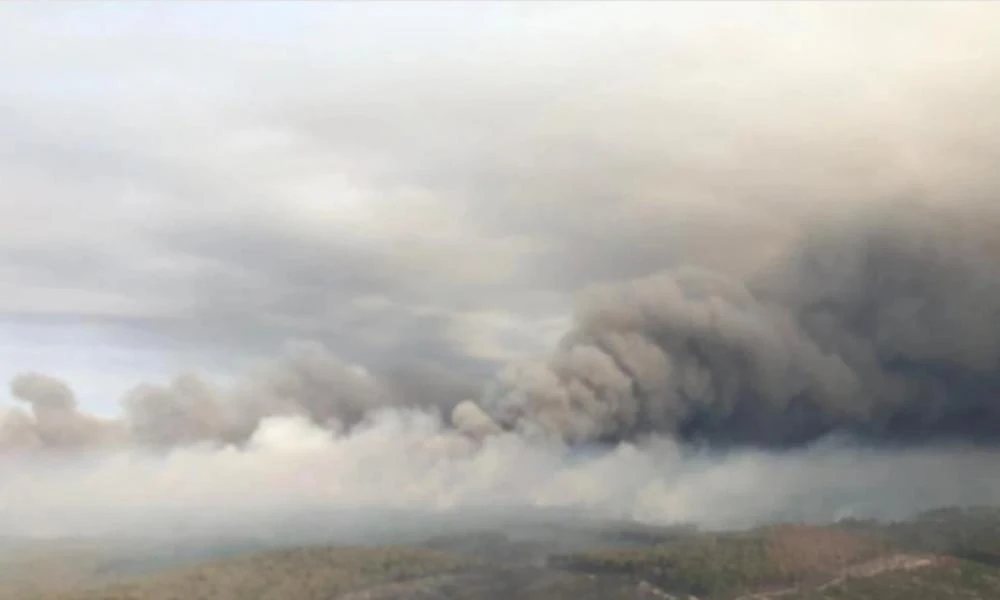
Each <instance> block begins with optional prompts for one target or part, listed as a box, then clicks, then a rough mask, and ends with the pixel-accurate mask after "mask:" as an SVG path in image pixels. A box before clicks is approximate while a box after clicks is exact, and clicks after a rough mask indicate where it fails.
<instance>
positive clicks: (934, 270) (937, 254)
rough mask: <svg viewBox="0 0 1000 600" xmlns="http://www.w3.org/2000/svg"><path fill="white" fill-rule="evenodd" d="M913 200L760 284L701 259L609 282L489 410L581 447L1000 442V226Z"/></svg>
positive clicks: (812, 243) (811, 241) (498, 387)
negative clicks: (662, 437)
mask: <svg viewBox="0 0 1000 600" xmlns="http://www.w3.org/2000/svg"><path fill="white" fill-rule="evenodd" d="M905 208H907V209H908V210H897V211H893V212H892V213H891V214H880V215H878V216H876V217H869V218H867V219H866V220H864V221H863V222H858V223H853V224H850V225H845V224H838V225H825V226H821V227H816V228H815V229H813V230H811V231H809V233H808V235H807V236H805V238H804V239H803V240H802V242H801V243H800V244H799V245H797V246H796V247H794V248H793V249H792V250H791V251H790V252H789V253H788V254H787V255H785V256H784V257H783V258H782V259H781V260H779V261H776V262H775V263H774V264H770V265H767V266H766V267H765V268H763V269H762V270H761V272H759V273H757V274H755V275H753V276H752V277H750V278H748V279H747V280H738V279H733V278H731V277H726V276H723V275H720V274H716V273H712V272H706V271H704V270H700V269H694V268H683V269H678V270H673V271H670V272H666V273H661V274H657V275H653V276H650V277H647V278H644V279H639V280H635V281H629V282H625V283H622V284H616V285H611V286H606V287H604V288H601V289H597V290H595V291H594V292H593V293H592V294H590V295H589V296H588V297H587V298H586V299H585V302H584V303H583V306H582V308H581V310H580V311H579V312H578V314H577V318H576V323H575V327H574V329H573V331H571V332H570V333H569V334H567V335H566V337H565V338H564V339H563V341H562V343H561V344H560V346H559V348H558V349H557V350H556V351H555V352H554V353H553V355H552V356H551V357H550V358H549V359H547V360H545V361H543V362H528V363H526V364H519V365H515V366H512V367H510V368H508V369H507V370H505V371H504V372H503V373H502V374H501V375H500V377H499V380H498V382H497V383H496V384H495V385H494V386H493V389H492V390H491V391H490V392H489V393H488V394H487V395H486V398H485V399H484V401H483V404H482V406H483V408H484V409H485V410H486V412H487V413H489V414H490V415H492V417H493V418H494V419H495V421H496V423H497V424H499V425H500V426H503V427H505V428H513V429H518V430H522V431H526V432H527V431H530V432H535V433H538V434H541V435H549V436H555V437H557V438H559V439H562V440H565V441H568V442H570V443H580V442H588V441H601V440H604V441H620V440H623V439H631V438H634V437H635V436H636V435H641V434H646V433H662V434H667V435H670V436H675V437H677V438H680V439H683V440H696V441H703V442H709V443H716V444H749V445H762V446H782V447H783V446H790V445H798V444H803V443H807V442H811V441H814V440H817V439H819V438H821V437H823V436H825V435H828V434H831V433H848V434H852V435H856V436H859V437H863V438H868V439H869V440H872V441H904V442H905V441H922V440H926V439H931V438H941V437H955V438H961V439H973V440H977V441H980V440H987V441H1000V262H998V260H997V259H998V258H1000V255H997V253H996V250H995V248H992V247H991V246H990V239H991V238H990V237H989V236H990V235H992V233H991V231H993V229H992V227H991V226H990V225H989V224H990V223H991V224H993V225H996V224H997V223H1000V221H998V220H997V219H996V218H995V215H994V214H993V213H990V212H988V211H983V210H979V211H972V212H971V213H968V214H965V213H963V214H961V215H960V217H958V218H957V220H956V219H955V215H954V211H951V213H950V214H948V215H942V214H940V213H939V212H938V213H931V212H928V211H924V210H918V209H914V208H911V207H905ZM959 212H962V211H959ZM975 227H978V229H976V228H975Z"/></svg>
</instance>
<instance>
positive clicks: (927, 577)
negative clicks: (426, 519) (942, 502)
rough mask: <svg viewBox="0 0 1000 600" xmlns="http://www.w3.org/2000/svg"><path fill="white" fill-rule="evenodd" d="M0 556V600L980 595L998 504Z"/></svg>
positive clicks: (51, 546)
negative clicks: (346, 541) (863, 514)
mask: <svg viewBox="0 0 1000 600" xmlns="http://www.w3.org/2000/svg"><path fill="white" fill-rule="evenodd" d="M279 540H280V541H279ZM268 546H272V547H268ZM0 557H2V559H0V561H2V562H0V565H2V567H0V582H2V584H3V588H2V589H3V590H4V591H3V592H2V594H0V598H3V600H28V599H34V598H38V599H43V598H44V599H56V598H58V599H65V600H77V599H78V600H98V599H102V600H118V599H121V600H125V599H132V600H143V599H149V600H168V599H169V600H181V599H185V598H191V599H198V598H206V599H211V598H218V599H229V598H232V599H240V598H268V599H270V598H274V599H277V598H286V599H288V600H311V599H314V598H316V599H330V600H334V599H343V600H348V599H350V600H363V599H368V600H376V599H382V600H403V599H434V598H438V599H456V600H458V599H467V600H480V599H481V600H493V599H496V600H501V599H505V598H529V599H538V600H543V599H553V600H559V599H566V600H569V599H573V598H584V599H587V598H593V599H595V600H597V599H601V598H607V599H610V600H614V599H632V598H635V599H638V598H680V599H689V598H701V599H706V600H707V599H711V600H736V599H746V600H749V599H752V598H756V599H760V600H764V599H768V598H789V599H793V600H795V599H803V600H804V599H830V600H833V599H859V600H860V599H868V598H871V599H886V600H894V599H900V600H902V599H909V600H921V599H925V598H926V599H937V600H948V599H952V598H954V599H960V598H961V599H973V598H978V599H982V600H986V599H989V598H995V597H996V596H997V594H1000V509H994V508H967V509H960V508H948V509H941V510H936V511H931V512H928V513H923V514H921V515H918V516H916V517H914V518H912V519H908V520H905V521H899V522H892V523H881V522H874V521H856V520H847V521H842V522H838V523H834V524H829V525H825V526H821V525H805V524H772V525H767V526H760V527H755V528H752V529H748V530H741V531H699V530H697V529H696V528H693V527H643V526H639V525H635V524H625V523H612V522H595V521H590V522H582V521H572V520H565V519H564V520H545V519H541V518H540V519H539V520H538V521H537V522H535V523H533V524H532V526H530V527H524V526H522V527H516V526H509V527H507V528H505V529H493V530H490V529H482V530H467V531H464V532H462V533H455V534H452V535H443V536H432V537H427V538H422V539H413V540H410V541H408V542H407V543H405V544H401V543H397V544H382V545H375V546H372V545H330V544H317V543H315V542H314V543H310V544H306V545H302V544H301V540H296V539H295V538H294V536H285V537H284V538H281V537H280V536H279V537H275V538H271V539H270V541H269V542H264V541H262V540H257V541H256V542H255V541H253V540H230V541H229V542H228V543H227V544H222V543H219V542H218V541H215V542H214V543H208V542H205V541H202V542H198V541H197V540H190V539H189V540H187V541H186V542H183V543H179V542H176V541H175V542H173V543H170V542H165V541H162V540H161V541H155V540H129V541H125V540H118V541H114V540H99V539H95V540H88V541H83V540H76V541H72V540H48V541H45V542H37V541H36V542H34V543H29V542H27V541H24V540H16V539H8V540H5V541H4V545H3V551H2V554H0Z"/></svg>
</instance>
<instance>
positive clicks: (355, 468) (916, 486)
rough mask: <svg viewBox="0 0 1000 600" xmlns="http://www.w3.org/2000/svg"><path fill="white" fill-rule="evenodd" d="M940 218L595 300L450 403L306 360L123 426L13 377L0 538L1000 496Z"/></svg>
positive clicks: (880, 505)
mask: <svg viewBox="0 0 1000 600" xmlns="http://www.w3.org/2000/svg"><path fill="white" fill-rule="evenodd" d="M959 212H961V211H959ZM956 214H957V213H956V211H951V212H950V213H949V214H947V215H946V214H941V213H930V212H925V211H920V210H912V211H898V212H894V213H893V214H892V215H890V216H889V217H883V216H878V217H868V218H866V219H864V220H863V221H856V222H853V223H850V224H833V225H831V224H825V225H822V226H819V227H815V228H813V229H812V230H810V231H809V234H808V235H807V236H805V237H803V239H802V241H801V243H799V244H797V245H795V246H794V247H793V248H792V249H791V250H790V251H789V252H787V253H785V254H782V255H781V256H782V258H781V259H780V260H777V261H774V262H772V263H770V264H766V265H763V266H762V268H761V269H760V270H759V271H757V272H755V273H753V274H752V275H750V276H748V277H746V278H745V279H740V278H734V277H732V276H728V275H723V274H719V273H713V272H709V271H706V270H704V269H699V268H695V267H689V268H684V269H678V270H672V271H669V272H665V273H660V274H656V275H652V276H649V277H646V278H642V279H638V280H634V281H627V282H622V283H617V284H613V285H607V286H605V287H602V288H599V289H595V290H593V291H592V292H591V293H590V294H588V295H586V297H585V298H584V301H583V303H582V305H581V308H580V310H579V311H578V313H577V316H576V320H575V325H574V326H573V328H572V330H571V331H570V332H569V333H567V334H566V336H565V338H564V339H563V340H562V342H561V343H560V344H559V346H558V347H557V348H556V349H555V350H554V351H553V352H552V353H551V355H549V356H547V357H544V358H542V359H540V360H537V361H526V362H523V363H518V364H514V365H511V366H509V367H507V368H506V369H503V370H502V371H501V372H500V373H499V375H498V376H497V378H496V379H495V381H493V382H492V383H489V384H488V385H486V386H485V391H484V392H483V394H482V395H481V397H479V398H470V399H466V400H465V401H463V402H456V399H455V398H451V397H448V398H445V397H442V398H440V399H437V400H433V399H428V398H427V397H426V396H427V393H426V392H427V390H433V389H435V388H434V386H433V385H430V386H428V385H423V386H422V387H421V389H422V390H423V392H424V393H420V394H417V397H416V399H413V398H410V397H409V396H408V395H407V393H406V385H404V384H403V382H404V381H405V380H406V378H405V377H400V376H398V375H397V376H396V378H395V379H393V378H392V377H388V378H386V377H382V376H379V375H374V374H372V373H370V372H368V371H366V370H365V369H364V368H362V367H359V366H356V365H351V364H349V363H346V362H344V361H342V360H340V359H339V358H337V357H336V356H334V355H332V354H331V353H330V352H328V351H327V350H326V349H324V348H323V347H322V346H320V345H316V344H299V345H294V346H290V347H289V348H288V351H287V353H286V355H285V356H284V357H283V358H281V359H280V360H277V361H275V362H273V363H269V364H263V365H260V366H259V367H257V368H256V369H254V370H252V371H251V372H250V373H249V374H247V375H246V376H245V377H243V378H242V379H239V380H237V381H235V382H234V383H231V384H228V385H219V384H215V383H212V382H210V381H207V380H206V379H204V378H202V377H200V376H198V375H194V374H185V375H181V376H179V377H177V378H176V379H174V380H173V381H171V382H169V383H167V384H166V385H160V384H146V385H141V386H139V387H138V388H136V389H134V390H133V391H132V392H130V393H129V394H127V395H126V397H125V398H124V399H123V410H122V416H121V417H120V418H117V419H102V418H98V417H95V416H92V415H88V414H86V413H84V412H81V411H80V410H79V408H78V407H77V404H76V402H75V400H74V397H73V393H72V392H71V390H70V389H69V387H68V386H67V385H66V384H64V383H62V382H60V381H58V380H55V379H53V378H51V377H47V376H45V375H41V374H24V375H21V376H19V377H17V378H16V379H15V380H14V381H13V382H12V384H11V392H12V395H13V396H14V398H16V399H17V400H18V401H19V402H20V403H21V404H23V406H17V407H15V408H13V409H9V410H7V412H5V413H3V414H2V415H0V449H2V452H0V507H2V508H3V511H2V512H3V514H4V515H5V516H6V517H7V521H6V522H0V529H2V530H4V531H9V532H14V533H34V534H42V533H47V534H55V533H67V532H73V533H80V534H84V533H102V532H104V533H106V532H109V531H119V532H120V531H130V530H132V529H130V528H139V529H141V530H142V531H149V530H150V528H153V527H160V528H161V529H165V530H172V529H171V528H173V527H174V525H171V524H172V523H176V522H177V521H178V520H181V521H185V522H189V523H190V522H195V521H197V522H198V523H201V524H202V525H204V527H206V528H208V529H206V530H210V529H211V527H212V526H214V527H223V525H224V524H228V526H231V527H233V528H234V530H241V529H243V528H246V527H249V526H251V525H252V524H253V523H259V522H260V521H259V520H260V519H261V518H262V515H270V516H272V517H273V516H275V515H279V516H280V515H285V514H289V512H288V511H291V512H292V513H294V512H295V511H300V512H301V511H307V512H308V511H310V510H315V509H317V507H320V508H322V509H324V510H325V509H333V510H348V511H350V510H362V509H364V510H376V511H377V510H402V509H405V510H420V511H432V512H433V511H442V510H445V511H461V510H465V511H470V510H473V509H482V508H483V507H493V508H495V509H498V510H506V509H510V510H515V509H516V510H522V509H524V508H525V507H534V508H560V509H573V510H581V511H583V512H584V513H587V514H596V515H598V516H604V517H608V516H611V517H615V518H632V519H640V520H645V521H651V522H656V523H669V522H678V521H695V522H698V523H701V524H704V525H713V526H722V525H734V524H747V523H751V522H754V521H757V520H761V519H780V518H795V519H815V520H824V519H833V518H836V517H838V516H847V515H856V516H881V517H896V516H902V515H906V514H909V513H911V512H913V511H916V510H920V509H924V508H930V507H933V506H937V505H941V504H951V503H959V504H963V503H965V504H968V503H980V502H996V501H1000V489H997V488H996V486H994V485H992V484H991V483H990V482H993V481H997V480H998V478H997V477H995V476H994V475H996V473H995V470H996V469H995V465H996V464H1000V463H998V462H997V460H996V459H997V456H996V453H997V450H996V449H995V448H993V447H992V446H991V445H986V446H982V445H978V444H979V442H997V441H1000V433H998V432H1000V427H998V424H1000V418H998V417H1000V415H998V410H1000V409H998V406H997V402H998V400H1000V377H998V373H1000V369H998V367H1000V272H998V270H1000V267H998V266H997V261H996V254H995V252H996V251H995V245H994V244H993V242H992V241H991V238H990V233H991V231H992V230H993V228H992V225H993V224H996V223H997V220H995V219H994V218H993V217H994V215H993V213H990V212H989V211H986V210H975V211H971V212H969V213H963V214H960V215H958V217H956ZM440 389H442V390H448V389H450V390H454V389H457V388H455V386H454V385H451V384H447V385H442V386H440ZM445 395H447V394H445ZM859 440H862V441H865V442H866V443H865V444H858V441H859ZM692 442H694V443H692ZM900 445H905V446H906V448H905V449H902V450H901V449H900V447H899V446H900ZM793 447H794V450H793V451H791V448H793ZM976 482H979V483H976ZM66 498H72V500H71V501H67V500H66ZM192 519H195V521H192ZM349 520H350V519H349ZM375 520H376V521H377V519H375ZM366 522H369V523H370V522H372V521H366ZM210 523H214V524H215V525H212V526H209V525H208V524H210ZM202 525H199V527H201V526H202ZM355 525H357V523H355Z"/></svg>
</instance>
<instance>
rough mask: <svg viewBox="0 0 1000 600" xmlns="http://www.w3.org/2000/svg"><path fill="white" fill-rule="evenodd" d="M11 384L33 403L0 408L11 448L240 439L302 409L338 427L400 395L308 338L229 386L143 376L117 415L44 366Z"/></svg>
mask: <svg viewBox="0 0 1000 600" xmlns="http://www.w3.org/2000/svg"><path fill="white" fill-rule="evenodd" d="M11 391H12V394H13V395H14V396H15V397H16V398H18V399H19V400H22V401H23V402H26V403H28V404H29V405H30V406H31V411H30V412H27V411H23V410H19V409H13V410H9V411H8V412H7V413H5V414H0V448H5V449H11V450H13V449H18V448H20V449H31V448H36V449H37V448H49V449H70V448H81V447H88V446H89V447H103V446H107V445H109V444H119V445H121V444H130V445H136V446H140V447H149V448H160V449H167V448H173V447H183V446H190V445H195V444H210V445H242V444H244V443H246V442H247V441H248V440H250V438H251V437H252V436H253V435H254V434H255V432H256V431H257V430H258V428H259V426H260V424H261V422H262V421H263V420H264V419H266V418H268V417H280V416H285V417H300V418H303V419H306V420H307V421H308V422H310V423H313V424H314V425H316V426H318V427H321V428H323V429H326V430H328V431H331V432H336V431H340V430H342V429H345V428H350V427H352V426H354V425H356V424H357V423H359V422H360V421H361V420H362V419H363V418H364V417H365V416H366V415H367V414H369V413H370V412H373V411H375V410H377V409H379V408H383V407H386V406H389V405H391V404H393V403H395V404H400V403H402V401H403V400H402V398H399V397H398V396H396V395H393V394H390V392H389V391H388V390H387V389H386V386H384V385H382V384H381V383H380V382H378V381H376V379H375V378H374V377H373V376H371V375H370V374H369V373H368V372H367V371H366V370H365V369H364V368H362V367H360V366H357V365H351V364H348V363H346V362H344V361H342V360H340V359H339V358H337V357H335V356H334V355H332V354H331V353H330V352H328V351H327V350H326V349H325V348H323V347H322V346H319V345H317V344H305V343H303V344H294V345H290V346H289V347H288V349H287V351H286V354H285V356H284V357H283V358H282V359H280V360H277V361H274V362H272V363H266V364H261V365H259V366H258V367H257V368H256V369H254V370H252V371H251V372H250V373H249V374H248V375H247V376H246V377H245V378H243V379H241V380H239V381H237V382H236V383H234V384H233V385H231V386H227V387H219V386H215V385H213V384H212V383H211V382H209V381H206V380H205V379H204V378H202V377H200V376H198V375H196V374H191V373H188V374H182V375H180V376H178V377H176V378H175V379H174V380H173V381H171V382H170V383H168V384H166V385H160V384H144V385H140V386H138V387H137V388H136V389H134V390H132V391H131V392H130V393H128V394H127V395H126V397H125V398H124V399H123V401H122V408H123V411H122V412H123V417H122V418H121V419H120V420H117V421H112V420H101V419H98V418H96V417H93V416H90V415H86V414H84V413H81V412H79V411H78V410H77V407H76V401H75V399H74V397H73V393H72V391H71V390H70V389H69V387H68V386H67V385H66V384H64V383H63V382H61V381H58V380H56V379H54V378H51V377H48V376H46V375H41V374H35V373H32V374H25V375H21V376H18V377H17V378H16V379H15V380H14V381H13V382H12V384H11Z"/></svg>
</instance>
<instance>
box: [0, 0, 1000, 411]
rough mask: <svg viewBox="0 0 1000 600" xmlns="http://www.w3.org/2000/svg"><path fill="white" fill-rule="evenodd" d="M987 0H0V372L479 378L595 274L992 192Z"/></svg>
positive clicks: (544, 338)
mask: <svg viewBox="0 0 1000 600" xmlns="http://www.w3.org/2000/svg"><path fill="white" fill-rule="evenodd" d="M998 67H1000V6H997V5H994V4H989V3H983V4H976V3H971V2H969V3H961V4H959V5H954V4H946V3H943V4H938V5H934V4H929V3H921V4H907V5H900V4H890V3H880V4H864V3H853V2H852V3H844V4H838V5H834V4H832V3H831V4H819V3H801V4H798V3H790V2H788V3H778V4H757V5H746V4H742V3H739V4H735V3H734V4H728V3H723V2H711V3H704V4H693V3H692V4H685V3H650V2H644V3H637V4H623V3H609V4H599V3H596V2H593V3H589V2H588V3H579V4H571V3H554V4H538V3H504V4H490V3H486V2H469V3H456V2H448V3H440V4H421V3H416V2H413V3H410V2H406V3H402V2H401V3H388V2H386V3H364V4H363V3H360V2H358V3H346V2H345V3H318V2H315V3H300V4H295V3H285V2H272V3H256V4H252V3H240V4H237V3H228V2H225V3H223V2H219V3H194V2H190V3H170V4H167V3H154V2H148V3H147V2H144V3H124V2H123V3H99V2H86V3H14V2H7V3H3V4H2V5H0V78H2V80H3V81H4V85H3V86H0V340H2V342H0V377H3V378H4V379H7V378H9V376H10V375H11V374H13V373H16V372H18V371H22V370H25V369H38V370H43V371H46V372H48V373H51V374H55V375H58V376H63V377H66V378H67V379H69V380H70V381H71V382H72V383H73V385H74V387H75V388H76V389H77V391H78V393H79V394H80V395H81V396H82V399H83V401H84V402H85V404H87V405H88V406H90V407H93V408H96V409H97V410H111V408H110V407H112V406H113V405H114V404H115V402H116V401H117V397H118V395H119V394H121V393H122V392H123V391H124V390H125V389H126V388H128V387H129V386H130V385H132V384H133V383H134V382H136V381H138V380H140V379H143V378H149V377H160V376H164V375H166V374H168V373H172V372H174V371H176V370H178V369H181V368H189V367H195V366H196V367H197V368H200V369H202V370H213V371H227V370H228V369H229V368H230V367H232V366H233V365H235V364H238V363H240V362H241V361H243V360H245V359H247V358H250V357H254V356H259V355H268V354H272V353H274V352H275V351H276V350H277V349H278V347H279V346H280V345H281V344H282V343H283V342H285V341H288V340H291V339H301V338H308V339H314V340H319V341H322V342H324V343H326V344H327V345H329V346H330V347H331V348H332V349H334V350H335V351H336V352H337V353H339V354H341V355H342V356H345V357H347V358H348V359H350V360H357V361H358V362H363V363H365V364H368V365H373V366H374V367H376V368H378V367H382V368H396V367H407V368H415V369H418V370H419V369H446V370H447V371H449V372H451V373H454V374H455V376H456V377H458V378H463V377H468V378H469V380H470V381H476V380H479V379H481V377H482V374H483V373H484V372H488V371H489V370H491V369H493V368H494V366H495V365H496V364H499V363H500V362H503V361H506V360H508V359H510V358H512V357H516V356H519V355H522V354H525V353H536V352H542V351H544V350H545V349H547V348H548V347H550V346H551V344H552V342H553V340H554V339H556V338H557V337H558V335H559V334H560V333H561V332H562V331H564V329H565V326H566V321H567V319H568V316H569V314H570V311H571V309H572V307H573V303H574V300H573V298H574V297H575V296H576V294H577V293H578V292H579V291H580V290H582V289H585V288H586V287H587V286H589V285H592V284H595V283H600V282H606V281H611V280H619V279H627V278H630V277H634V276H638V275H646V274H649V273H653V272H656V271H658V270H660V269H663V268H666V267H671V266H676V265H679V264H700V265H707V266H712V267H715V268H721V269H728V270H735V271H742V270H747V269H752V268H753V267H754V266H755V265H756V264H758V263H759V261H761V260H762V259H763V258H765V257H766V256H767V255H768V254H769V253H770V252H772V251H774V249H775V248H776V247H778V246H780V245H781V244H782V243H784V242H786V241H788V240H789V239H791V238H792V237H794V236H795V235H796V232H797V231H798V230H799V228H800V227H801V225H803V224H804V223H808V222H809V221H811V220H817V219H832V218H836V217H838V216H842V215H846V214H850V213H851V212H852V211H855V210H856V209H857V208H858V207H859V206H860V205H862V204H866V203H873V202H879V201H881V200H884V199H898V198H899V197H913V198H918V199H922V200H926V201H929V202H943V203H956V202H982V201H991V200H989V198H990V197H991V196H990V194H991V193H992V190H993V189H994V188H993V187H992V186H993V184H994V175H993V171H995V165H996V159H997V158H998V144H1000V142H998V141H997V140H1000V136H998V135H997V133H1000V131H998V130H1000V111H998V110H997V109H996V106H1000V104H998V102H1000V85H998V84H1000V69H998Z"/></svg>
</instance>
